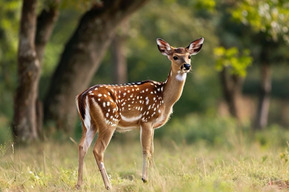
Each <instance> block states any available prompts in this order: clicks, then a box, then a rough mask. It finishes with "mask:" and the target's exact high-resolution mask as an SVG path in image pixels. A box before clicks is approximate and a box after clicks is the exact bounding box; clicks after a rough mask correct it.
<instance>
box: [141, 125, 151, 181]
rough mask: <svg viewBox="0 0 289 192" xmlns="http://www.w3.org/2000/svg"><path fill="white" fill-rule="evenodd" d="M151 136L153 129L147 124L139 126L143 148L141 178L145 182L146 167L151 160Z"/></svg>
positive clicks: (146, 175)
mask: <svg viewBox="0 0 289 192" xmlns="http://www.w3.org/2000/svg"><path fill="white" fill-rule="evenodd" d="M153 136H154V129H153V128H152V127H151V126H149V125H142V126H141V144H142V148H143V171H142V180H143V182H144V183H145V182H147V180H148V168H149V166H150V164H151V162H152V155H153V150H154V147H153Z"/></svg>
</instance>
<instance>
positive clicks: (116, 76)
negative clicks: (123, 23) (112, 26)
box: [111, 34, 127, 84]
mask: <svg viewBox="0 0 289 192" xmlns="http://www.w3.org/2000/svg"><path fill="white" fill-rule="evenodd" d="M126 39H127V38H126V35H125V34H116V35H115V37H114V38H113V41H112V43H111V54H112V60H113V61H112V64H113V67H112V68H113V83H116V84H121V83H125V82H127V62H126V53H125V41H126Z"/></svg>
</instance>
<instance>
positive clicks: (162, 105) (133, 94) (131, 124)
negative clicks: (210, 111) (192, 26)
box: [76, 38, 204, 190]
mask: <svg viewBox="0 0 289 192" xmlns="http://www.w3.org/2000/svg"><path fill="white" fill-rule="evenodd" d="M203 42H204V38H200V39H197V40H194V41H192V42H191V43H190V44H189V45H188V46H187V47H185V48H184V47H178V48H175V47H173V46H171V45H170V44H169V43H167V42H166V41H165V40H163V39H161V38H158V39H157V40H156V43H157V47H158V49H159V51H160V52H161V53H162V54H163V55H165V56H167V58H168V59H169V60H170V62H171V69H170V72H169V75H168V77H167V79H166V80H165V81H164V82H157V81H153V80H146V81H139V82H134V83H127V84H119V85H109V84H97V85H94V86H92V87H90V88H88V89H86V90H85V91H83V92H82V93H80V94H79V95H77V96H76V106H77V111H78V113H79V116H80V120H81V124H82V130H83V131H82V137H81V139H80V142H79V147H78V181H77V184H76V188H80V187H81V185H82V182H83V162H84V157H85V155H86V153H87V150H88V148H89V147H90V145H91V143H92V141H93V139H94V137H95V135H96V133H98V136H97V139H96V142H95V144H94V147H93V155H94V158H95V160H96V164H97V166H98V168H99V171H100V174H101V176H102V179H103V183H104V186H105V188H106V189H107V190H109V189H111V188H112V185H111V182H110V179H109V177H108V174H107V171H106V169H105V166H104V152H105V150H106V148H107V146H108V144H109V142H110V140H111V138H112V136H113V134H114V133H115V131H118V132H126V131H130V130H134V129H138V130H140V143H141V146H142V153H143V168H142V169H143V170H142V181H143V182H144V183H145V182H147V181H148V169H149V167H150V165H151V163H152V156H153V153H154V144H153V140H154V131H155V129H157V128H160V127H162V126H163V125H165V124H166V123H167V121H168V119H169V117H170V115H171V114H172V112H173V106H174V104H175V103H176V102H177V101H178V100H179V98H180V97H181V94H182V91H183V87H184V84H185V81H186V77H187V73H188V72H190V71H191V56H192V55H196V54H197V53H199V51H200V50H201V48H202V45H203Z"/></svg>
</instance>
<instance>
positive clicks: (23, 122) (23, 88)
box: [12, 0, 40, 143]
mask: <svg viewBox="0 0 289 192" xmlns="http://www.w3.org/2000/svg"><path fill="white" fill-rule="evenodd" d="M36 10H37V0H23V5H22V11H21V20H20V32H19V37H20V38H19V45H18V87H17V89H16V94H15V98H14V116H13V122H12V130H13V136H14V141H15V142H16V143H21V142H29V141H31V140H35V139H37V138H38V134H37V127H36V112H35V109H36V98H37V90H38V81H39V75H40V65H39V60H38V58H37V54H36V51H35V45H34V37H35V31H36Z"/></svg>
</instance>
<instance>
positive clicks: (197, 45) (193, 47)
mask: <svg viewBox="0 0 289 192" xmlns="http://www.w3.org/2000/svg"><path fill="white" fill-rule="evenodd" d="M203 43H204V38H200V39H197V40H195V41H193V42H191V43H190V45H189V46H188V47H187V51H188V52H189V53H190V55H196V54H197V53H199V52H200V50H201V48H202V46H203Z"/></svg>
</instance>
